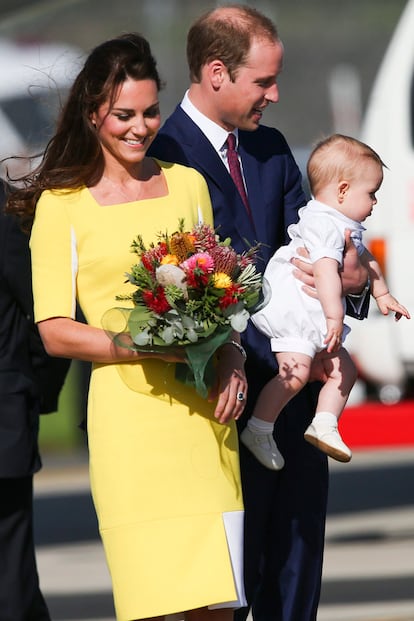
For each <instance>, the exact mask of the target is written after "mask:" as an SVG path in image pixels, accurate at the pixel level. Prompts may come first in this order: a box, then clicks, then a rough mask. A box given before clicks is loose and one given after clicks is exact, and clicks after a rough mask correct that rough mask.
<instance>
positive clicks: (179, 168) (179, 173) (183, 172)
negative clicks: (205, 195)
mask: <svg viewBox="0 0 414 621" xmlns="http://www.w3.org/2000/svg"><path fill="white" fill-rule="evenodd" d="M154 159H155V161H156V162H158V165H159V166H160V168H161V170H163V171H164V173H165V174H168V175H171V176H176V177H181V178H193V179H196V178H201V179H204V177H203V176H202V174H201V173H199V172H198V170H196V169H195V168H191V167H190V166H185V165H184V164H177V163H175V162H166V161H164V160H160V159H158V158H154Z"/></svg>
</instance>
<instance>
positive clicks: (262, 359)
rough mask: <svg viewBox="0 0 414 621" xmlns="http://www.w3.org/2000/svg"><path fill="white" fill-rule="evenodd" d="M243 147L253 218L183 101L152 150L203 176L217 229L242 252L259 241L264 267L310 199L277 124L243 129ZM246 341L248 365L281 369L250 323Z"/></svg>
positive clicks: (265, 371) (265, 372)
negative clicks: (248, 130)
mask: <svg viewBox="0 0 414 621" xmlns="http://www.w3.org/2000/svg"><path fill="white" fill-rule="evenodd" d="M238 150H239V155H240V157H241V160H242V164H243V172H244V176H245V181H246V186H247V193H248V197H249V203H250V207H251V211H252V216H253V223H252V222H251V221H250V218H249V216H248V214H247V212H246V209H245V207H244V205H243V202H242V199H241V197H240V195H239V193H238V191H237V188H236V186H235V184H234V182H233V180H232V179H231V177H230V175H229V173H228V171H227V169H226V167H225V165H224V163H223V162H222V161H221V159H220V158H219V157H218V156H217V153H216V151H215V149H214V148H213V146H212V145H211V143H210V141H209V140H208V139H207V138H206V137H205V135H204V134H203V132H202V131H201V130H200V129H199V127H198V126H197V125H196V124H195V123H194V122H193V121H192V120H191V119H190V118H189V116H188V115H187V114H186V113H185V112H184V111H183V109H182V108H181V106H177V108H176V109H175V111H174V112H173V114H172V115H171V116H170V117H169V118H168V119H167V121H166V122H165V124H164V125H163V127H162V128H161V130H160V132H159V134H158V136H157V138H156V139H155V141H154V143H153V145H152V146H151V149H150V152H149V154H150V155H151V156H153V157H157V158H159V159H162V160H166V161H171V162H177V163H180V164H184V165H187V166H191V167H193V168H195V169H197V170H198V171H199V172H200V173H201V174H202V175H203V176H204V178H205V179H206V181H207V184H208V187H209V190H210V196H211V201H212V204H213V209H214V224H215V226H216V227H218V233H219V234H220V236H222V237H231V240H232V246H233V247H234V248H235V249H236V250H237V251H238V252H243V251H244V250H247V249H248V248H249V246H251V245H254V244H255V243H256V242H260V243H261V244H262V246H261V248H260V253H259V257H258V262H257V267H258V269H259V270H261V271H263V270H264V268H265V266H266V264H267V262H268V261H269V259H270V257H271V256H272V255H273V254H274V252H275V251H276V250H277V249H278V248H279V246H280V245H282V244H284V243H286V242H287V238H286V229H287V227H288V226H289V224H291V223H293V222H296V221H297V219H298V215H297V214H298V209H299V208H300V207H301V206H302V205H304V204H305V203H306V198H305V195H304V192H303V189H302V178H301V174H300V171H299V168H298V166H297V164H296V162H295V160H294V158H293V155H292V153H291V150H290V148H289V146H288V144H287V142H286V140H285V138H284V137H283V135H282V134H281V133H280V132H279V131H278V130H277V129H273V128H270V127H266V126H263V125H261V126H259V128H258V129H257V130H255V131H252V132H247V131H241V130H240V131H239V148H238ZM242 341H243V345H244V347H245V348H246V351H247V354H248V361H249V365H252V366H253V367H254V368H255V371H256V373H255V374H262V380H263V381H267V380H268V379H269V378H270V377H271V376H272V375H274V372H275V369H276V362H275V358H274V355H273V354H272V353H271V350H270V343H269V341H268V339H267V338H266V337H264V336H263V335H262V334H260V333H259V332H258V331H257V330H256V328H255V327H254V326H253V324H251V322H249V327H248V329H247V331H246V332H245V333H244V334H243V335H242ZM258 365H259V367H258Z"/></svg>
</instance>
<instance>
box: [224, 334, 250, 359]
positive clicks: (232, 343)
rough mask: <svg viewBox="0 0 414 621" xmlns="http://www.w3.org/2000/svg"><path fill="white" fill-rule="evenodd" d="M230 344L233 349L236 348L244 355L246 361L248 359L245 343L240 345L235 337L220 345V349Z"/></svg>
mask: <svg viewBox="0 0 414 621" xmlns="http://www.w3.org/2000/svg"><path fill="white" fill-rule="evenodd" d="M228 345H230V346H231V347H232V348H233V349H236V350H237V351H238V352H239V354H240V355H241V356H242V358H243V360H244V361H246V360H247V354H246V350H245V349H244V347H243V345H240V343H238V342H237V341H234V340H233V339H232V340H231V341H227V342H226V343H223V345H222V346H221V347H220V350H221V349H223V348H224V347H227V346H228Z"/></svg>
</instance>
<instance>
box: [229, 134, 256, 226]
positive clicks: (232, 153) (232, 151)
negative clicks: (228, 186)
mask: <svg viewBox="0 0 414 621" xmlns="http://www.w3.org/2000/svg"><path fill="white" fill-rule="evenodd" d="M226 145H227V162H228V165H229V170H230V175H231V177H232V179H233V181H234V183H235V184H236V188H237V189H238V191H239V194H240V196H241V197H242V201H243V203H244V206H245V207H246V211H247V213H248V214H249V217H250V218H251V217H252V213H251V211H250V205H249V201H248V200H247V194H246V188H245V187H244V182H243V177H242V173H241V168H240V162H239V158H238V155H237V151H236V136H235V135H234V134H229V135H228V136H227V140H226Z"/></svg>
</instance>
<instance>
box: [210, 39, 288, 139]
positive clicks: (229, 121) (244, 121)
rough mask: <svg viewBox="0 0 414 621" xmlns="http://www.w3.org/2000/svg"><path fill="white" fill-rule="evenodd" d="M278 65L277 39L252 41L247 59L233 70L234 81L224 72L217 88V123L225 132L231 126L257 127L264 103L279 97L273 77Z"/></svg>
mask: <svg viewBox="0 0 414 621" xmlns="http://www.w3.org/2000/svg"><path fill="white" fill-rule="evenodd" d="M282 65H283V45H282V44H281V43H280V42H276V41H270V40H263V39H255V40H253V43H252V46H251V48H250V52H249V55H248V57H247V62H246V64H245V65H243V66H242V67H240V68H239V69H238V70H237V73H236V75H235V78H234V82H232V81H231V80H230V77H229V75H228V73H227V71H226V72H225V79H224V81H223V84H222V85H221V88H220V98H219V107H220V110H219V111H218V113H219V119H218V122H219V124H220V125H221V126H222V127H224V128H225V129H226V130H228V131H232V130H233V129H234V128H235V127H238V128H239V129H244V130H247V131H254V130H255V129H257V128H258V126H259V123H260V121H261V118H262V115H263V112H264V110H265V108H266V107H267V105H268V104H269V103H276V102H277V101H278V100H279V90H278V86H277V78H278V75H279V74H280V72H281V71H282Z"/></svg>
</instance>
